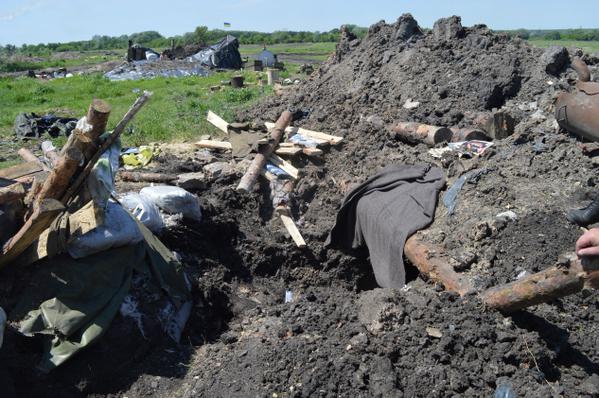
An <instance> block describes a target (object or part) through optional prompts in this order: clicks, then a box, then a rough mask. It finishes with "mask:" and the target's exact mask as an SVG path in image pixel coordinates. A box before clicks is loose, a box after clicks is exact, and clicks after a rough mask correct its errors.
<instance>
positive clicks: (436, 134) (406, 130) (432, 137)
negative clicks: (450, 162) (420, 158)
mask: <svg viewBox="0 0 599 398" xmlns="http://www.w3.org/2000/svg"><path fill="white" fill-rule="evenodd" d="M389 129H390V130H391V131H392V132H393V133H394V134H395V136H396V138H398V139H401V140H402V141H407V142H410V143H413V144H418V143H423V144H426V145H429V146H435V145H437V144H439V143H441V142H450V141H451V136H452V135H453V134H452V132H451V130H450V129H448V128H446V127H437V126H430V125H428V124H422V123H415V122H408V123H403V122H402V123H397V124H395V125H393V126H391V127H390V128H389Z"/></svg>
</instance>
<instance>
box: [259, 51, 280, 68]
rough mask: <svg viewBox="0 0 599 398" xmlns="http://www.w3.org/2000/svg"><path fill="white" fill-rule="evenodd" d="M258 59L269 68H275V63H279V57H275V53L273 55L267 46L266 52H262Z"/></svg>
mask: <svg viewBox="0 0 599 398" xmlns="http://www.w3.org/2000/svg"><path fill="white" fill-rule="evenodd" d="M257 59H259V60H260V61H262V65H263V66H265V67H268V68H272V67H274V66H275V63H276V62H277V56H276V55H274V54H273V53H271V52H270V51H268V50H267V49H266V46H265V47H264V50H262V52H261V53H260V54H258V57H257Z"/></svg>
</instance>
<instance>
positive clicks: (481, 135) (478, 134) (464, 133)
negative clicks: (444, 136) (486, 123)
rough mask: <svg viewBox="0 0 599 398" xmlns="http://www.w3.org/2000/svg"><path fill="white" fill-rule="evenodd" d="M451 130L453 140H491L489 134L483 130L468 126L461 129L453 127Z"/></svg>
mask: <svg viewBox="0 0 599 398" xmlns="http://www.w3.org/2000/svg"><path fill="white" fill-rule="evenodd" d="M450 130H451V132H452V133H453V135H452V136H451V142H462V141H472V140H481V141H490V140H491V139H490V138H489V136H488V135H487V134H486V133H485V132H484V131H482V130H479V129H473V128H466V129H461V128H457V127H452V128H451V129H450Z"/></svg>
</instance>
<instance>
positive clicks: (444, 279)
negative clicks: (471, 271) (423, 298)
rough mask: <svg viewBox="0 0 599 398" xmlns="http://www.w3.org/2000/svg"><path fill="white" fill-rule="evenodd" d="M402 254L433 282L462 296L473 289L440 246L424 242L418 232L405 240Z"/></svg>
mask: <svg viewBox="0 0 599 398" xmlns="http://www.w3.org/2000/svg"><path fill="white" fill-rule="evenodd" d="M404 254H405V256H406V257H407V259H408V260H410V262H411V263H412V264H413V265H414V266H415V267H416V268H418V271H420V272H421V273H423V274H424V275H426V276H428V277H429V278H430V279H431V280H433V281H435V282H440V283H442V284H443V285H444V286H445V289H447V290H449V291H452V292H456V293H458V294H459V295H460V296H464V295H466V294H468V293H470V292H471V291H472V290H473V287H472V285H471V284H470V281H469V280H468V279H466V278H465V277H463V276H462V275H460V274H458V273H457V272H455V271H454V269H453V267H452V266H451V265H450V264H449V261H448V259H447V256H444V250H443V249H442V248H441V247H438V246H435V245H431V244H429V243H426V242H424V240H423V239H422V237H421V236H420V234H419V233H416V234H414V235H412V236H410V237H409V238H408V240H406V244H405V245H404Z"/></svg>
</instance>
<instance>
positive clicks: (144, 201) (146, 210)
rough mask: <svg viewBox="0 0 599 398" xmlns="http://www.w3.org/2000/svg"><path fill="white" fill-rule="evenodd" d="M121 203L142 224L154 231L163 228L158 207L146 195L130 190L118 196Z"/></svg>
mask: <svg viewBox="0 0 599 398" xmlns="http://www.w3.org/2000/svg"><path fill="white" fill-rule="evenodd" d="M120 201H121V204H122V205H123V207H125V209H127V210H129V211H130V212H131V214H133V215H134V216H135V218H137V219H138V220H139V221H140V222H141V223H142V224H143V225H145V226H146V227H147V228H148V229H149V230H150V231H152V232H154V233H158V232H160V231H161V230H162V229H163V228H164V221H163V220H162V216H161V215H160V211H159V210H158V207H156V205H155V204H154V203H153V202H152V201H151V200H149V199H148V198H146V197H143V196H141V195H140V194H138V193H135V192H130V193H128V194H125V195H124V196H122V197H121V198H120Z"/></svg>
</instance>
